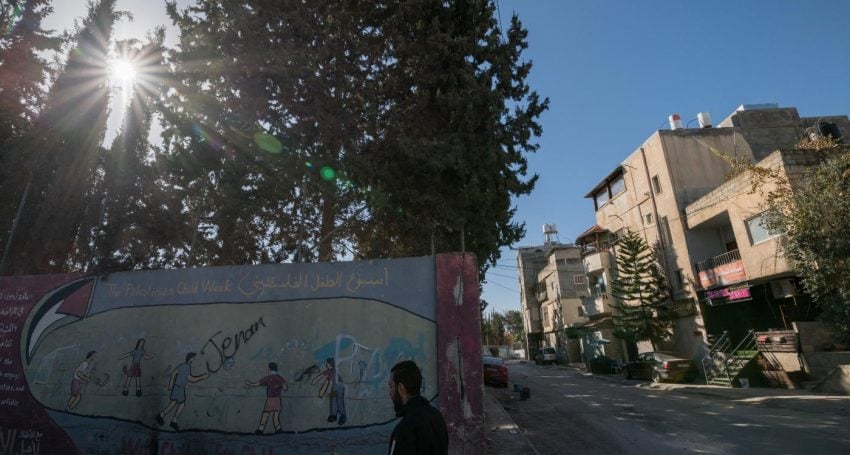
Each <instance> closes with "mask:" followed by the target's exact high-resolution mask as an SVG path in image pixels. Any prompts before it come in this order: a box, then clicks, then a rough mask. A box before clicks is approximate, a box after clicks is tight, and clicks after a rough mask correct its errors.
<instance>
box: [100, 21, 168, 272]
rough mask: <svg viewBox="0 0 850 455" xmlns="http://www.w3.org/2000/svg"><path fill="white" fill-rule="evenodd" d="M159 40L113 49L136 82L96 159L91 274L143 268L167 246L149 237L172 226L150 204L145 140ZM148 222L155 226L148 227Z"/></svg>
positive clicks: (153, 182) (152, 194)
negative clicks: (108, 141) (120, 118)
mask: <svg viewBox="0 0 850 455" xmlns="http://www.w3.org/2000/svg"><path fill="white" fill-rule="evenodd" d="M164 36H165V35H164V31H163V30H162V29H159V30H158V31H157V32H156V33H155V34H154V35H153V36H151V41H150V42H149V43H147V44H144V45H143V44H142V43H141V42H140V41H138V40H127V41H122V42H119V43H117V45H116V48H117V52H118V53H119V55H120V56H121V57H122V58H123V59H125V60H126V61H127V62H128V63H130V64H131V65H133V66H134V68H135V70H136V72H137V77H136V81H135V83H134V87H133V88H132V92H133V93H132V97H131V98H130V102H129V104H128V105H127V106H126V107H125V113H124V118H123V122H122V125H121V129H120V132H119V134H118V136H116V137H115V139H114V140H113V142H112V145H111V147H110V148H109V149H105V150H103V156H102V157H101V163H102V167H103V169H102V173H101V174H102V176H103V177H102V180H101V181H100V185H99V191H98V192H97V195H98V196H99V198H100V199H99V201H98V204H97V206H98V207H99V209H98V210H97V219H96V220H95V225H96V226H97V229H96V230H95V232H94V238H93V240H92V241H93V242H94V243H95V252H96V254H95V257H94V258H92V265H93V270H95V271H110V270H126V269H132V268H135V267H147V266H149V265H151V261H150V259H151V258H152V256H155V255H156V253H153V252H152V250H158V249H160V248H162V247H163V246H165V245H167V244H169V243H170V242H169V239H168V238H167V237H163V236H162V235H160V234H153V233H154V232H162V231H163V230H165V231H168V230H170V228H173V227H174V226H173V225H171V223H168V222H164V221H163V218H164V217H163V216H162V214H161V213H159V212H161V210H162V208H161V206H160V205H159V204H156V203H154V201H155V200H157V199H158V197H157V196H158V194H159V193H160V191H159V186H158V184H157V179H158V176H157V170H156V169H155V168H153V167H152V163H153V162H155V161H152V160H151V159H150V157H151V151H152V150H151V144H150V143H149V141H148V134H149V132H150V127H151V121H152V115H153V112H154V109H155V108H156V105H157V103H158V100H159V98H160V96H161V95H162V73H163V68H162V51H163V48H162V41H163V39H164ZM124 89H130V87H125V88H124ZM93 212H94V211H93ZM152 219H154V220H156V225H154V224H152V223H150V222H149V220H152ZM152 234H153V235H152ZM154 245H156V247H154Z"/></svg>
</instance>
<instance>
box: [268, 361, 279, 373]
mask: <svg viewBox="0 0 850 455" xmlns="http://www.w3.org/2000/svg"><path fill="white" fill-rule="evenodd" d="M269 373H272V374H276V373H277V364H276V363H274V362H269Z"/></svg>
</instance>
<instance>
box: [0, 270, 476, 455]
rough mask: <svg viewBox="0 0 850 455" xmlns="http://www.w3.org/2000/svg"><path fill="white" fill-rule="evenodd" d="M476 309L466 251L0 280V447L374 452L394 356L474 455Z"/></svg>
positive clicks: (381, 443) (388, 416) (386, 417)
mask: <svg viewBox="0 0 850 455" xmlns="http://www.w3.org/2000/svg"><path fill="white" fill-rule="evenodd" d="M466 269H469V270H466ZM470 272H472V273H470ZM470 290H472V291H474V293H473V292H470ZM473 307H474V309H475V312H474V313H471V312H470V309H471V308H473ZM477 307H478V305H477V282H476V277H475V261H474V259H472V258H471V257H469V256H464V255H442V256H437V257H425V258H411V259H397V260H387V261H373V262H348V263H317V264H281V265H259V266H235V267H214V268H198V269H182V270H158V271H142V272H124V273H114V274H110V275H106V276H99V277H91V276H82V275H51V276H29V277H2V278H0V454H6V453H36V454H37V453H68V452H69V448H70V447H75V448H76V449H77V452H78V453H86V454H99V453H104V454H107V453H108V454H112V453H159V454H163V453H165V454H169V453H181V454H185V453H234V454H236V453H239V454H243V453H257V454H271V453H386V447H387V446H386V444H387V441H388V439H389V434H390V432H391V431H392V428H393V427H394V426H395V424H396V420H395V416H394V413H393V409H392V403H391V402H390V400H389V398H388V389H387V380H388V378H389V369H390V368H391V367H392V366H393V365H394V364H395V363H396V362H399V361H401V360H407V359H412V360H414V361H416V362H417V364H419V366H420V367H421V369H422V372H423V377H424V381H423V390H422V392H421V394H422V395H423V396H424V397H426V398H427V399H429V400H431V401H432V403H433V404H434V405H435V406H438V407H440V408H441V409H443V412H444V414H445V415H446V419H447V423H448V425H449V426H450V433H451V434H452V440H451V446H452V452H455V453H461V452H467V451H469V450H473V451H478V450H477V449H479V448H483V437H482V435H483V432H482V429H481V425H482V423H483V414H482V409H481V408H482V406H481V395H482V391H481V385H480V374H481V372H480V348H477V350H476V346H480V343H479V342H478V338H479V337H480V334H479V332H478V330H479V328H478V327H479V326H478V320H477ZM469 314H472V315H473V317H472V318H470V317H469ZM438 331H439V332H440V336H439V338H438Z"/></svg>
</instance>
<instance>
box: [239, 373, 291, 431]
mask: <svg viewBox="0 0 850 455" xmlns="http://www.w3.org/2000/svg"><path fill="white" fill-rule="evenodd" d="M245 385H247V386H248V387H260V386H266V405H265V406H264V407H263V414H262V415H261V416H260V426H259V427H257V430H256V431H255V432H254V434H263V431H265V429H266V422H268V421H269V414H271V416H272V423H273V424H274V432H275V433H280V432H281V429H280V391H281V390H288V389H289V386H287V385H286V380H285V379H283V378H282V377H281V376H280V375H279V374H278V373H277V364H276V363H274V362H271V363H269V374H268V376H265V377H263V378H262V379H260V380H259V381H257V382H252V381H245Z"/></svg>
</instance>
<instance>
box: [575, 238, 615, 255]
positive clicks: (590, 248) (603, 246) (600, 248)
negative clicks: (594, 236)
mask: <svg viewBox="0 0 850 455" xmlns="http://www.w3.org/2000/svg"><path fill="white" fill-rule="evenodd" d="M616 242H617V241H616V240H613V241H609V240H605V241H601V242H593V243H586V244H583V245H581V252H580V255H581V257H582V258H584V257H585V256H590V255H591V254H596V253H610V252H612V251H613V250H612V246H613V245H614V244H615V243H616Z"/></svg>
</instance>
